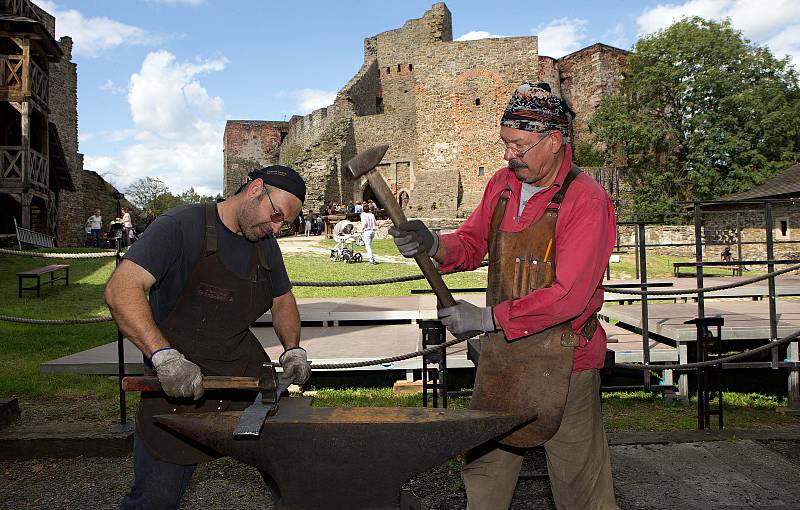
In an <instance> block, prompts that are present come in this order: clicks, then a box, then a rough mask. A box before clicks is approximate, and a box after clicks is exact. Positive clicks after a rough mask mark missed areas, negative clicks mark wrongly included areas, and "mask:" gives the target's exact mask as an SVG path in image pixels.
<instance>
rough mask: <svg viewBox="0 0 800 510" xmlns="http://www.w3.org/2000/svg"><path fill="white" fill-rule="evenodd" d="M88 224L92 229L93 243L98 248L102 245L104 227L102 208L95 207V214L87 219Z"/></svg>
mask: <svg viewBox="0 0 800 510" xmlns="http://www.w3.org/2000/svg"><path fill="white" fill-rule="evenodd" d="M86 225H88V226H89V228H90V229H91V233H92V243H93V244H94V246H95V248H98V247H99V246H100V231H101V230H102V229H103V216H102V215H101V214H100V209H95V210H94V214H92V215H91V216H89V218H87V219H86Z"/></svg>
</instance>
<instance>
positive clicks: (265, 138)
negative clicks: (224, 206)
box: [223, 120, 289, 198]
mask: <svg viewBox="0 0 800 510" xmlns="http://www.w3.org/2000/svg"><path fill="white" fill-rule="evenodd" d="M288 131H289V123H288V122H267V121H259V120H229V121H228V122H227V123H226V124H225V134H224V136H223V146H224V166H225V170H224V183H223V196H224V197H225V198H228V197H230V196H231V195H233V194H234V193H236V190H237V189H238V188H239V186H240V185H241V184H242V183H243V182H245V181H246V180H247V174H248V173H249V172H250V171H251V170H255V169H256V168H262V167H265V166H269V165H274V164H277V163H278V156H279V149H280V145H281V142H282V141H283V138H284V137H285V136H286V134H287V133H288Z"/></svg>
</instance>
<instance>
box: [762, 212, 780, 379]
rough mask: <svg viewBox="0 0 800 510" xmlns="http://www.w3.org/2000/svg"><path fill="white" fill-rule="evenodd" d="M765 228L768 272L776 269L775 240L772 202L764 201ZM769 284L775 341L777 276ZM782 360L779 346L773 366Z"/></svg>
mask: <svg viewBox="0 0 800 510" xmlns="http://www.w3.org/2000/svg"><path fill="white" fill-rule="evenodd" d="M764 228H765V230H766V235H767V272H768V273H772V272H773V271H775V264H773V263H772V261H773V260H775V257H774V253H773V247H774V246H773V242H772V228H773V219H772V204H771V203H770V202H764ZM768 284H769V341H770V342H774V341H775V340H777V339H778V312H777V303H776V299H775V277H774V276H770V277H769V280H768ZM779 361H780V357H779V355H778V348H777V347H776V348H774V349H772V368H777V363H778V362H779Z"/></svg>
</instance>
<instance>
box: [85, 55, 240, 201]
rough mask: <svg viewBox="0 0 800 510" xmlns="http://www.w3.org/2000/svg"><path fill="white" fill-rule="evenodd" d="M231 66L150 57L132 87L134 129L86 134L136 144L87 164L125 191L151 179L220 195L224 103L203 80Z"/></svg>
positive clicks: (179, 189)
mask: <svg viewBox="0 0 800 510" xmlns="http://www.w3.org/2000/svg"><path fill="white" fill-rule="evenodd" d="M227 63H228V61H227V59H225V58H217V59H211V60H203V61H193V62H180V61H178V60H177V59H176V58H175V55H173V54H171V53H169V52H167V51H164V50H161V51H157V52H152V53H150V54H148V55H147V56H146V57H145V59H144V61H143V62H142V66H141V69H140V70H139V72H138V73H135V74H133V75H132V76H131V78H130V84H129V87H128V89H129V92H128V104H129V106H130V111H131V117H132V119H133V123H134V129H133V130H130V131H126V130H122V131H119V132H106V133H97V134H88V136H90V137H92V138H93V139H95V140H97V139H103V140H108V141H114V140H113V138H114V137H115V135H116V136H123V135H125V137H126V138H127V139H130V140H131V142H132V143H130V144H129V145H127V146H125V147H124V148H122V149H121V150H120V151H119V152H118V153H116V154H87V155H86V157H85V165H84V166H85V167H86V168H88V169H90V170H94V171H97V172H110V173H111V174H113V175H115V176H116V180H117V181H118V182H119V183H120V185H121V186H122V187H123V189H124V187H126V186H127V185H129V184H130V183H132V182H133V181H135V180H136V179H139V178H141V177H146V176H151V177H158V178H160V179H162V180H163V181H164V182H165V183H166V184H167V186H169V188H170V190H172V192H173V193H180V192H182V191H184V190H186V189H188V188H189V187H194V188H195V190H196V191H197V192H198V193H203V194H207V195H212V194H216V193H218V192H220V191H221V189H222V135H223V129H224V125H225V122H224V121H225V111H224V103H223V100H222V98H220V97H216V96H211V95H210V94H209V92H208V90H206V88H205V87H203V86H202V84H201V83H200V81H199V77H200V76H201V75H202V74H206V73H209V72H216V71H222V70H223V69H224V68H225V66H226V65H227ZM82 136H84V137H85V136H87V135H84V134H82Z"/></svg>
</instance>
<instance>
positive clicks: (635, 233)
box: [633, 228, 639, 278]
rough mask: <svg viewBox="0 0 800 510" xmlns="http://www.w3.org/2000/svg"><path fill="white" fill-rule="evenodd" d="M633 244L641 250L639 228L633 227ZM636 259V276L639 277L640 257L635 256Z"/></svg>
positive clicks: (637, 250)
mask: <svg viewBox="0 0 800 510" xmlns="http://www.w3.org/2000/svg"><path fill="white" fill-rule="evenodd" d="M633 246H634V248H635V249H636V252H637V253H638V252H639V229H638V228H634V229H633ZM634 259H635V260H636V275H635V278H639V257H638V256H637V257H634Z"/></svg>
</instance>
